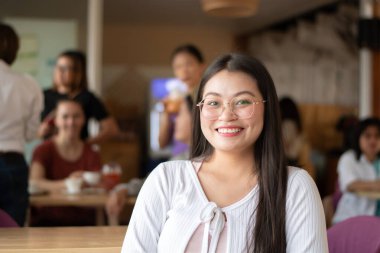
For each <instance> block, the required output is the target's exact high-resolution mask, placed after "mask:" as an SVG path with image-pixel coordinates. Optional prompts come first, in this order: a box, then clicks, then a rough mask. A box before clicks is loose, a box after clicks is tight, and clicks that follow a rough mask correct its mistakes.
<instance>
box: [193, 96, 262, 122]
mask: <svg viewBox="0 0 380 253" xmlns="http://www.w3.org/2000/svg"><path fill="white" fill-rule="evenodd" d="M235 98H237V97H233V98H231V99H230V100H229V101H228V102H225V101H223V109H222V111H221V113H220V114H219V115H218V116H217V117H215V118H210V117H205V116H204V115H203V116H204V117H205V118H207V119H210V120H213V119H217V118H219V117H220V116H221V115H222V114H223V111H224V108H225V107H226V106H227V105H228V108H230V112H231V113H232V114H233V115H235V116H236V117H237V118H238V119H249V118H251V117H252V115H253V112H254V111H255V110H254V109H253V110H252V112H251V114H250V115H249V116H248V117H244V118H241V117H239V116H238V115H236V113H235V112H234V111H233V110H232V107H231V101H232V100H234V99H235ZM206 99H207V97H205V98H203V99H202V100H201V101H200V102H199V103H197V104H196V106H197V107H199V111H200V113H201V114H202V106H203V105H204V102H205V100H206ZM252 101H253V103H252V106H254V105H257V104H260V103H263V104H264V103H266V102H267V101H268V100H265V99H264V100H259V101H255V100H252Z"/></svg>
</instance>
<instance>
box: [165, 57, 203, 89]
mask: <svg viewBox="0 0 380 253" xmlns="http://www.w3.org/2000/svg"><path fill="white" fill-rule="evenodd" d="M172 67H173V72H174V75H175V76H176V77H177V78H178V79H179V80H181V81H182V82H184V83H185V84H186V85H187V86H188V88H189V90H190V91H191V90H193V89H194V88H195V87H196V86H197V85H198V83H199V80H200V78H201V75H202V71H203V64H202V63H200V62H199V61H198V60H197V59H196V58H195V57H194V56H193V55H191V54H190V53H187V52H180V53H178V54H176V55H175V56H174V58H173V61H172Z"/></svg>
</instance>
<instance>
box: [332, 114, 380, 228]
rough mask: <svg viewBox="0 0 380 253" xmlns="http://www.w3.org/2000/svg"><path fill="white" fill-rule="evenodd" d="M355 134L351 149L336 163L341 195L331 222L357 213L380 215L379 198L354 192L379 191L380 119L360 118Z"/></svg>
mask: <svg viewBox="0 0 380 253" xmlns="http://www.w3.org/2000/svg"><path fill="white" fill-rule="evenodd" d="M355 136H356V137H355V143H354V149H353V150H349V151H347V152H345V153H344V154H343V155H342V157H341V158H340V159H339V162H338V179H339V185H340V189H341V191H342V193H343V196H342V197H341V199H340V200H339V203H338V207H337V210H336V212H335V215H334V218H333V223H337V222H341V221H343V220H345V219H348V218H351V217H354V216H359V215H376V216H380V201H376V200H371V199H368V198H366V197H361V196H359V195H357V194H355V192H359V191H380V156H379V152H380V120H379V119H376V118H369V119H365V120H362V121H360V122H359V125H358V129H357V132H356V135H355Z"/></svg>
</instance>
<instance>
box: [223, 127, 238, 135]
mask: <svg viewBox="0 0 380 253" xmlns="http://www.w3.org/2000/svg"><path fill="white" fill-rule="evenodd" d="M240 131H241V129H240V128H218V132H219V133H222V134H227V133H228V134H231V133H237V132H240Z"/></svg>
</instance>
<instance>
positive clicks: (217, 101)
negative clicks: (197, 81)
mask: <svg viewBox="0 0 380 253" xmlns="http://www.w3.org/2000/svg"><path fill="white" fill-rule="evenodd" d="M254 104H255V102H254V100H253V99H252V98H250V97H247V96H239V97H235V98H233V99H232V100H231V101H230V103H229V105H227V104H226V106H229V108H227V107H226V109H227V110H228V109H230V110H231V112H232V113H233V114H234V115H235V116H236V117H238V118H240V119H247V118H250V117H251V116H252V115H253V112H254V109H255V108H254V107H255V106H254ZM223 108H224V104H223V100H222V99H221V98H205V99H204V100H203V103H202V104H201V106H200V109H201V113H202V115H203V117H205V118H208V119H217V118H218V117H219V116H220V115H221V114H222V113H223Z"/></svg>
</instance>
